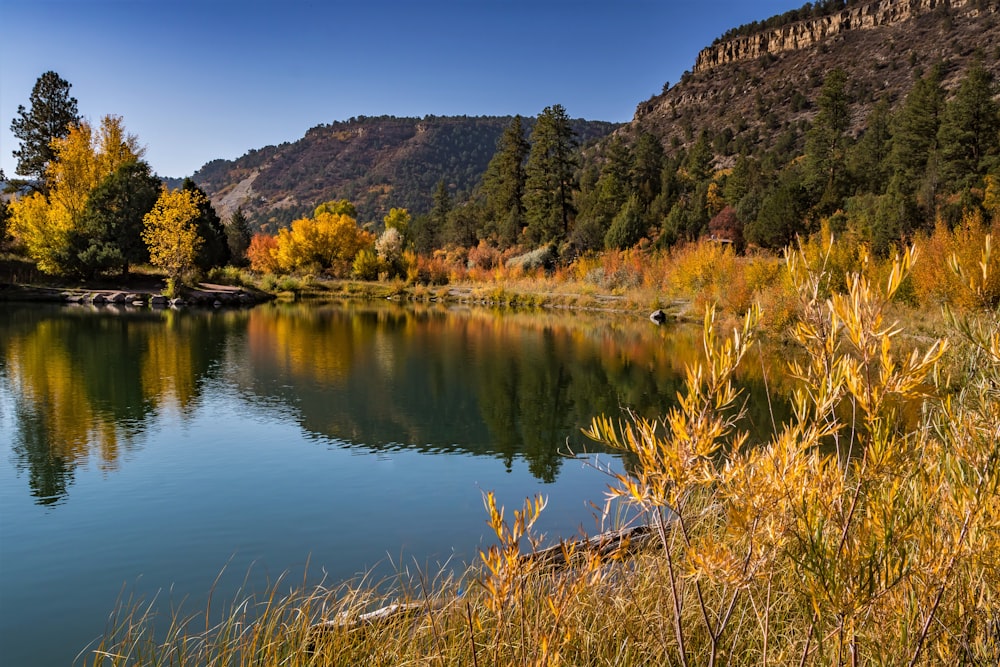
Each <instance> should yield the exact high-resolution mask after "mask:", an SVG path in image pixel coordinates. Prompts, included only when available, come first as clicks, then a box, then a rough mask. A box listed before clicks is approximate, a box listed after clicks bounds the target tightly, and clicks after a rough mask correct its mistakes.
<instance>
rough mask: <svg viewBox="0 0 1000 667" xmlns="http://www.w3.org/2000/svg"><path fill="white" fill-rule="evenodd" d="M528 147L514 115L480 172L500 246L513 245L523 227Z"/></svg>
mask: <svg viewBox="0 0 1000 667" xmlns="http://www.w3.org/2000/svg"><path fill="white" fill-rule="evenodd" d="M530 148H531V145H530V144H529V143H528V141H527V139H525V138H524V127H523V121H522V119H521V117H520V116H514V119H513V120H512V121H511V122H510V125H508V126H507V128H506V129H505V130H504V132H503V134H502V135H501V136H500V139H499V140H498V141H497V151H496V153H495V154H494V155H493V159H491V160H490V164H489V166H488V167H487V169H486V173H485V174H484V175H483V191H484V193H485V195H486V203H487V206H488V207H489V215H490V216H491V218H492V221H493V228H494V234H495V235H496V239H497V243H498V244H499V245H500V247H502V248H506V247H509V246H512V245H514V244H516V243H517V240H518V238H519V237H520V235H521V230H523V229H524V225H525V219H524V201H523V198H524V183H525V178H526V177H525V173H524V162H525V160H526V159H527V157H528V151H529V150H530Z"/></svg>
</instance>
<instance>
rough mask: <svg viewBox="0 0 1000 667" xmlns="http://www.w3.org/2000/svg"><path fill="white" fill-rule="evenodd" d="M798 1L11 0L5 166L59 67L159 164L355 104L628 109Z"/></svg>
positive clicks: (232, 153)
mask: <svg viewBox="0 0 1000 667" xmlns="http://www.w3.org/2000/svg"><path fill="white" fill-rule="evenodd" d="M803 3H804V0H803V1H799V0H758V1H755V2H746V1H745V0H742V1H741V0H708V1H702V2H698V1H690V2H689V1H687V0H678V1H670V0H607V1H604V2H598V1H595V0H577V1H575V2H571V1H569V0H530V1H528V0H424V1H417V0H413V1H405V0H358V1H357V2H342V1H340V0H330V1H327V2H321V1H320V0H312V1H308V0H273V1H267V2H260V1H249V0H247V1H244V2H235V1H232V0H197V1H195V0H0V16H3V17H4V20H3V25H4V30H3V37H2V38H0V166H2V167H3V169H4V171H5V172H6V173H7V175H8V176H11V175H13V173H14V168H15V164H16V161H15V159H14V158H13V156H12V155H11V151H13V150H15V149H16V148H17V143H16V140H15V139H14V137H13V135H12V134H11V133H10V123H11V120H13V119H14V117H15V115H16V113H17V106H18V105H19V104H23V105H25V106H28V104H29V98H30V95H31V88H32V86H33V85H34V83H35V81H36V80H37V78H38V77H39V75H41V74H42V73H43V72H45V71H48V70H53V71H55V72H57V73H59V75H60V76H62V77H63V78H64V79H66V80H67V81H69V82H70V83H71V84H72V86H73V87H72V90H71V92H72V94H73V96H74V97H76V98H77V100H78V101H79V110H80V113H81V115H83V116H84V117H86V118H87V119H89V120H90V121H91V122H93V123H95V124H96V123H97V122H99V121H100V119H101V117H103V116H105V115H107V114H116V115H119V116H122V117H123V119H124V122H125V127H126V128H127V130H128V131H129V132H131V133H133V134H136V135H137V136H138V137H139V141H140V143H142V144H143V145H145V146H146V148H147V152H146V159H147V160H148V161H149V163H150V164H151V165H152V167H153V169H154V170H155V171H156V172H157V173H158V174H160V175H161V176H177V177H179V176H187V175H190V174H192V173H193V172H194V171H195V170H196V169H198V168H199V167H200V166H201V165H203V164H204V163H205V162H207V161H209V160H212V159H215V158H235V157H239V156H240V155H243V154H244V153H246V152H247V151H248V150H250V149H254V148H260V147H262V146H266V145H269V144H277V143H281V142H284V141H295V140H296V139H298V138H300V137H301V136H302V135H303V134H304V133H305V131H306V130H308V129H309V128H310V127H313V126H316V125H319V124H321V123H329V122H333V121H336V120H346V119H348V118H351V117H352V116H360V115H365V116H378V115H383V114H388V115H394V116H425V115H428V114H434V115H461V114H466V115H470V116H476V115H508V114H522V115H525V116H533V115H536V114H537V113H539V112H540V111H541V110H542V109H543V108H545V107H546V106H549V105H551V104H562V105H563V106H564V107H565V108H566V111H567V112H568V113H569V115H570V116H572V117H574V118H578V117H580V118H588V119H591V120H609V121H616V122H624V121H628V120H631V118H632V116H633V114H634V112H635V107H636V104H638V103H639V102H641V101H643V100H646V99H648V98H649V97H650V96H652V95H654V94H656V93H658V92H660V90H661V89H662V87H663V84H664V83H665V82H667V81H670V82H676V81H677V80H678V79H679V78H680V76H681V74H682V73H683V72H684V70H687V69H691V68H692V66H693V65H694V60H695V57H696V56H697V54H698V51H699V50H700V49H701V48H702V47H704V46H706V45H708V44H709V43H711V41H712V40H713V39H714V38H715V37H717V36H719V35H720V34H722V33H723V32H725V31H726V30H728V29H729V28H731V27H734V26H736V25H739V24H742V23H747V22H750V21H753V20H761V19H764V18H767V17H769V16H771V15H773V14H778V13H781V12H783V11H787V10H789V9H793V8H795V7H798V6H800V5H802V4H803Z"/></svg>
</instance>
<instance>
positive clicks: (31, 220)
mask: <svg viewBox="0 0 1000 667" xmlns="http://www.w3.org/2000/svg"><path fill="white" fill-rule="evenodd" d="M52 145H53V148H54V149H55V159H54V160H53V161H52V162H51V163H50V164H49V166H48V168H47V171H46V179H47V181H48V183H49V193H48V196H45V195H42V194H40V193H37V192H36V193H33V194H31V195H29V196H27V197H22V198H18V199H15V200H14V201H12V202H11V205H10V207H11V234H12V235H13V236H14V238H15V239H17V240H18V241H19V242H20V243H21V244H22V245H23V246H24V247H25V249H26V250H27V252H28V255H29V256H30V257H31V258H32V259H34V260H35V261H36V262H37V263H38V268H39V269H40V270H42V271H44V272H46V273H61V272H63V271H64V270H65V269H66V266H65V262H66V251H67V249H68V247H69V239H70V235H71V234H72V232H73V231H75V230H76V229H77V228H78V226H79V224H80V216H81V214H82V213H83V209H84V207H85V206H86V204H87V198H88V197H89V196H90V192H91V190H93V189H94V188H95V187H97V186H98V185H99V184H100V182H101V181H102V180H103V179H105V178H106V177H108V176H110V175H111V174H112V173H114V172H115V170H117V169H118V168H119V167H121V166H122V165H124V164H127V163H129V162H134V161H136V160H138V159H140V158H141V157H142V155H143V153H144V149H143V148H142V147H140V146H139V144H138V140H137V139H136V138H135V136H133V135H130V134H127V133H126V132H125V128H124V125H123V123H122V119H121V117H120V116H105V117H104V118H103V119H102V120H101V127H100V129H99V130H98V132H97V133H96V135H95V134H94V132H93V131H92V129H91V126H90V124H89V123H87V122H86V121H81V122H80V124H79V125H75V126H73V127H71V128H70V131H69V134H68V135H67V136H66V137H64V138H60V139H55V140H54V141H53V144H52Z"/></svg>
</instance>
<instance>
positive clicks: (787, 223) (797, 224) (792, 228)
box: [743, 169, 806, 250]
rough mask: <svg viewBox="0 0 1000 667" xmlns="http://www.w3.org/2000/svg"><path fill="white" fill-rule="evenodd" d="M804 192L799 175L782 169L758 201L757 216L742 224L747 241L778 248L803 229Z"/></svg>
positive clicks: (791, 170) (789, 241) (792, 170)
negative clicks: (776, 181) (772, 184)
mask: <svg viewBox="0 0 1000 667" xmlns="http://www.w3.org/2000/svg"><path fill="white" fill-rule="evenodd" d="M805 210H806V205H805V192H804V188H803V186H802V179H801V176H800V175H799V174H798V173H797V171H796V170H794V169H786V170H785V172H784V173H783V174H782V175H781V180H780V181H779V182H778V184H777V186H776V187H775V188H774V189H773V190H772V191H771V192H769V193H768V194H767V195H766V196H765V197H764V199H763V201H761V204H760V210H759V211H758V212H757V217H756V218H755V219H754V220H751V221H750V222H748V223H747V224H746V225H745V227H744V228H743V234H744V236H745V237H746V241H747V243H751V244H754V245H758V246H760V247H762V248H771V249H775V250H777V249H780V248H784V247H785V246H786V245H788V244H789V243H791V241H792V239H794V238H795V236H796V235H797V234H799V233H801V232H804V231H805V225H804V224H803V222H802V218H803V216H804V215H805Z"/></svg>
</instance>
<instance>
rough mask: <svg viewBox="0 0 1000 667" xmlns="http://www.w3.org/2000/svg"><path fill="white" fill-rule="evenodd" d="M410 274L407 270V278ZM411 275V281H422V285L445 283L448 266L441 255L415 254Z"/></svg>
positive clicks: (446, 282) (446, 281)
mask: <svg viewBox="0 0 1000 667" xmlns="http://www.w3.org/2000/svg"><path fill="white" fill-rule="evenodd" d="M410 275H411V273H410V272H407V278H408V279H409V277H410ZM412 275H413V279H412V281H411V282H415V283H423V284H424V285H447V284H448V275H449V267H448V264H447V263H446V261H445V257H444V256H443V255H440V254H435V255H434V256H433V257H426V256H424V255H417V256H416V265H415V267H414V270H413V272H412Z"/></svg>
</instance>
